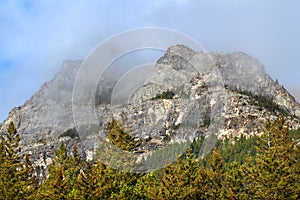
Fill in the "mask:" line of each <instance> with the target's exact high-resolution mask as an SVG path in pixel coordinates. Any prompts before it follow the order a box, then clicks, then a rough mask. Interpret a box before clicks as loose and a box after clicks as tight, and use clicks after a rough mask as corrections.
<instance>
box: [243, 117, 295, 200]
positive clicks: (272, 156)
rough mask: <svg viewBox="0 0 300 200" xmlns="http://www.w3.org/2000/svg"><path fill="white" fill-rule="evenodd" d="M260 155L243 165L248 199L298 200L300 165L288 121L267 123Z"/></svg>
mask: <svg viewBox="0 0 300 200" xmlns="http://www.w3.org/2000/svg"><path fill="white" fill-rule="evenodd" d="M265 127H266V128H265V133H264V134H263V135H262V136H261V140H260V143H259V145H258V146H257V154H256V157H254V159H252V160H249V161H248V162H247V163H246V164H245V166H243V172H244V173H245V176H246V177H247V180H246V182H245V183H244V185H245V186H246V188H245V190H248V191H249V192H248V195H249V198H255V199H299V197H300V196H299V194H300V190H299V188H300V187H299V178H300V176H299V171H298V169H299V164H297V162H298V160H297V156H299V154H298V155H297V154H296V152H295V148H294V146H295V144H294V142H293V141H292V139H291V137H290V134H289V129H288V124H285V121H284V118H283V117H281V118H280V119H279V120H277V121H276V122H275V123H270V122H267V123H266V126H265Z"/></svg>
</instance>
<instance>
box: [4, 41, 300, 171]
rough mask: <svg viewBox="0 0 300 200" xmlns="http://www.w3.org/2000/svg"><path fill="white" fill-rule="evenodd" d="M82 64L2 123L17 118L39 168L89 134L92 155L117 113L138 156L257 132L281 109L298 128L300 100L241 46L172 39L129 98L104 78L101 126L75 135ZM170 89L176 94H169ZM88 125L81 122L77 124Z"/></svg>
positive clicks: (72, 65) (71, 66)
mask: <svg viewBox="0 0 300 200" xmlns="http://www.w3.org/2000/svg"><path fill="white" fill-rule="evenodd" d="M183 57H184V58H188V60H186V59H183ZM80 64H81V61H66V62H64V63H63V66H62V68H61V70H60V71H59V72H58V73H57V75H56V76H55V77H54V78H53V79H52V80H51V81H49V82H47V83H45V84H44V85H43V86H42V87H41V89H40V90H39V91H38V92H37V93H35V94H34V95H33V96H32V98H31V99H30V100H28V101H27V102H26V103H25V104H24V105H22V106H20V107H17V108H14V109H13V110H12V111H11V112H10V114H9V117H8V118H7V119H6V120H5V121H4V122H3V123H2V124H1V129H2V130H4V129H5V128H6V127H7V125H8V124H9V123H10V122H11V121H13V122H14V124H15V125H16V128H17V131H18V132H19V133H20V137H21V145H22V150H23V151H24V152H27V153H30V154H31V155H32V159H33V161H34V164H35V165H36V166H47V165H49V164H50V163H51V159H52V157H53V155H54V149H57V148H58V146H59V144H60V142H61V141H64V142H65V143H66V144H67V146H68V147H69V148H71V147H72V146H73V145H74V144H77V145H79V146H80V147H81V143H82V141H83V140H84V142H85V149H83V148H82V149H81V148H80V150H81V151H83V152H82V153H83V154H84V155H85V156H86V157H87V158H88V159H92V157H93V154H94V153H95V150H96V147H97V145H99V144H98V143H99V142H98V140H97V137H98V135H101V137H102V138H103V139H104V140H106V141H109V140H108V138H107V133H108V130H107V128H106V126H107V123H108V122H110V121H111V119H112V118H114V119H116V120H117V121H118V123H119V124H121V125H122V127H123V128H124V129H125V130H126V132H128V133H129V134H130V136H131V137H132V138H133V139H134V140H135V141H137V142H138V143H139V145H138V146H137V147H136V148H134V149H133V150H132V151H133V152H139V155H140V154H142V155H148V154H150V153H151V152H153V151H154V150H157V149H161V148H163V147H164V146H167V145H169V144H172V143H174V142H182V141H186V140H187V139H191V140H192V139H193V138H196V137H199V136H202V135H203V136H207V135H209V134H214V135H216V136H217V137H219V138H220V137H223V136H229V135H232V136H241V135H246V136H250V135H260V134H261V133H262V131H263V128H264V123H265V121H266V119H276V118H278V116H280V115H285V116H286V120H287V122H288V123H289V125H290V128H291V129H298V128H299V127H300V125H299V118H300V105H299V103H297V102H296V101H295V98H294V97H293V96H291V95H290V94H289V93H288V91H287V90H285V89H284V88H283V87H282V86H280V85H279V84H278V83H276V82H275V81H274V80H273V79H272V78H271V77H270V76H269V75H268V74H267V73H266V72H265V69H264V67H263V65H262V64H261V63H259V61H258V60H257V59H255V58H253V57H251V56H249V55H247V54H245V53H242V52H234V53H231V54H223V53H204V52H194V51H193V50H192V49H190V48H188V47H186V46H183V45H175V46H172V47H170V48H169V49H168V50H167V52H166V53H165V54H164V56H162V57H161V58H159V59H158V61H157V64H156V66H155V68H154V70H153V71H152V72H151V73H150V75H149V76H148V78H147V79H146V80H145V82H144V84H143V86H142V87H140V88H139V89H137V90H136V91H135V93H134V94H133V95H132V96H131V99H130V104H126V105H118V104H117V103H116V104H114V105H113V106H111V105H110V104H108V102H111V95H110V92H111V91H112V89H113V87H114V85H115V82H111V81H109V80H110V77H106V79H105V80H104V82H101V84H102V88H100V89H99V90H98V94H100V95H103V94H104V93H103V91H104V90H103V88H104V89H105V91H106V93H105V97H106V98H105V100H101V101H99V102H97V105H96V113H97V116H98V120H99V124H100V126H99V127H97V128H96V129H95V130H96V131H94V132H91V133H87V132H86V131H83V132H80V130H79V137H78V135H77V134H76V133H75V134H74V133H72V131H70V130H72V129H73V128H74V127H75V125H74V121H73V113H72V91H73V84H74V80H75V76H76V72H77V70H78V69H79V67H80ZM103 83H104V86H103ZM105 83H107V84H105ZM167 92H171V93H170V94H171V97H168V96H167V95H165V94H166V93H167ZM122 95H124V94H120V95H119V96H122ZM82 117H83V118H84V113H82ZM86 124H88V122H87V121H84V120H82V124H79V126H77V128H80V126H81V125H82V126H84V125H86ZM99 124H98V125H99ZM98 125H97V126H98ZM90 127H91V126H90ZM66 131H68V132H66ZM67 133H69V134H67ZM80 139H81V140H80Z"/></svg>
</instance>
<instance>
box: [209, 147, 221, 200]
mask: <svg viewBox="0 0 300 200" xmlns="http://www.w3.org/2000/svg"><path fill="white" fill-rule="evenodd" d="M208 165H209V167H208V169H207V178H208V190H207V192H206V198H207V199H224V195H225V194H224V183H225V182H224V180H225V168H224V160H223V159H222V157H221V156H220V154H219V152H218V150H217V148H214V149H213V151H212V154H211V157H210V158H209V161H208Z"/></svg>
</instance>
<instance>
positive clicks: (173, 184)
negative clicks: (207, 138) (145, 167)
mask: <svg viewBox="0 0 300 200" xmlns="http://www.w3.org/2000/svg"><path fill="white" fill-rule="evenodd" d="M198 167H199V163H198V161H197V160H195V159H194V153H193V152H192V150H191V149H190V148H189V149H188V151H187V152H186V153H185V154H184V155H182V156H180V157H179V158H178V159H177V160H176V162H175V163H174V164H171V165H169V166H167V167H165V168H164V169H163V171H162V178H161V180H160V182H158V183H155V182H154V183H155V184H156V187H153V188H152V189H151V191H150V195H151V197H152V198H154V199H187V198H190V197H191V196H192V193H193V186H192V183H193V182H194V181H195V179H196V176H197V171H198Z"/></svg>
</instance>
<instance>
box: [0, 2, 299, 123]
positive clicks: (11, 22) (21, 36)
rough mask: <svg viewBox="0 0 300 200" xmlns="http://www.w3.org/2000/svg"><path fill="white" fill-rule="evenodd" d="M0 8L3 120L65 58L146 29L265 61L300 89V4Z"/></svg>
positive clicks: (276, 75) (28, 5) (275, 74)
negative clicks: (167, 30) (157, 29)
mask: <svg viewBox="0 0 300 200" xmlns="http://www.w3.org/2000/svg"><path fill="white" fill-rule="evenodd" d="M1 3H2V4H1V6H0V30H1V31H0V44H1V45H0V97H1V106H0V121H1V120H2V119H4V118H5V117H6V115H7V113H8V111H9V110H10V109H11V108H12V107H13V106H18V105H20V104H22V103H23V102H24V101H25V100H26V99H28V98H29V97H30V96H31V95H32V94H33V93H34V92H35V91H36V90H37V89H38V88H39V86H40V85H41V84H42V82H44V81H47V80H49V79H51V78H52V77H53V75H54V73H55V72H56V71H58V69H59V67H60V65H61V63H62V61H63V60H65V59H83V58H84V57H85V56H86V55H87V54H88V53H89V51H90V50H92V49H93V48H94V47H95V46H96V45H97V44H98V43H99V42H101V41H102V40H104V39H106V38H107V37H109V36H111V35H113V34H117V33H118V32H120V31H124V30H128V29H130V28H136V27H142V26H161V27H167V28H173V29H176V30H178V31H181V32H183V33H186V34H188V35H189V36H191V37H193V38H195V39H196V40H197V41H198V42H200V43H202V45H203V46H204V48H206V49H208V50H213V51H225V52H231V51H235V50H242V51H246V52H248V53H250V54H253V55H254V56H256V57H258V58H259V59H260V61H261V62H262V63H263V64H265V65H266V68H267V70H268V71H269V72H271V74H272V76H273V77H274V78H278V79H279V82H280V83H281V84H284V85H300V82H299V80H300V79H299V78H297V75H298V74H299V73H300V71H299V68H298V57H299V56H300V53H299V52H300V45H299V43H300V40H299V37H298V35H299V34H300V28H299V26H296V24H298V22H299V21H300V13H299V12H298V11H297V9H298V7H299V3H297V1H290V3H285V2H282V3H274V2H273V1H246V3H241V1H236V0H230V1H226V3H225V1H221V0H220V1H218V0H214V1H198V0H165V1H160V0H155V1H139V0H133V1H117V0H102V1H96V0H86V1H85V0H78V1H71V0H65V1H59V0H43V1H36V0H20V1H2V2H1ZM297 5H298V6H297ZM249 6H250V8H251V9H249ZM297 72H298V74H297ZM298 77H299V76H298Z"/></svg>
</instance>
